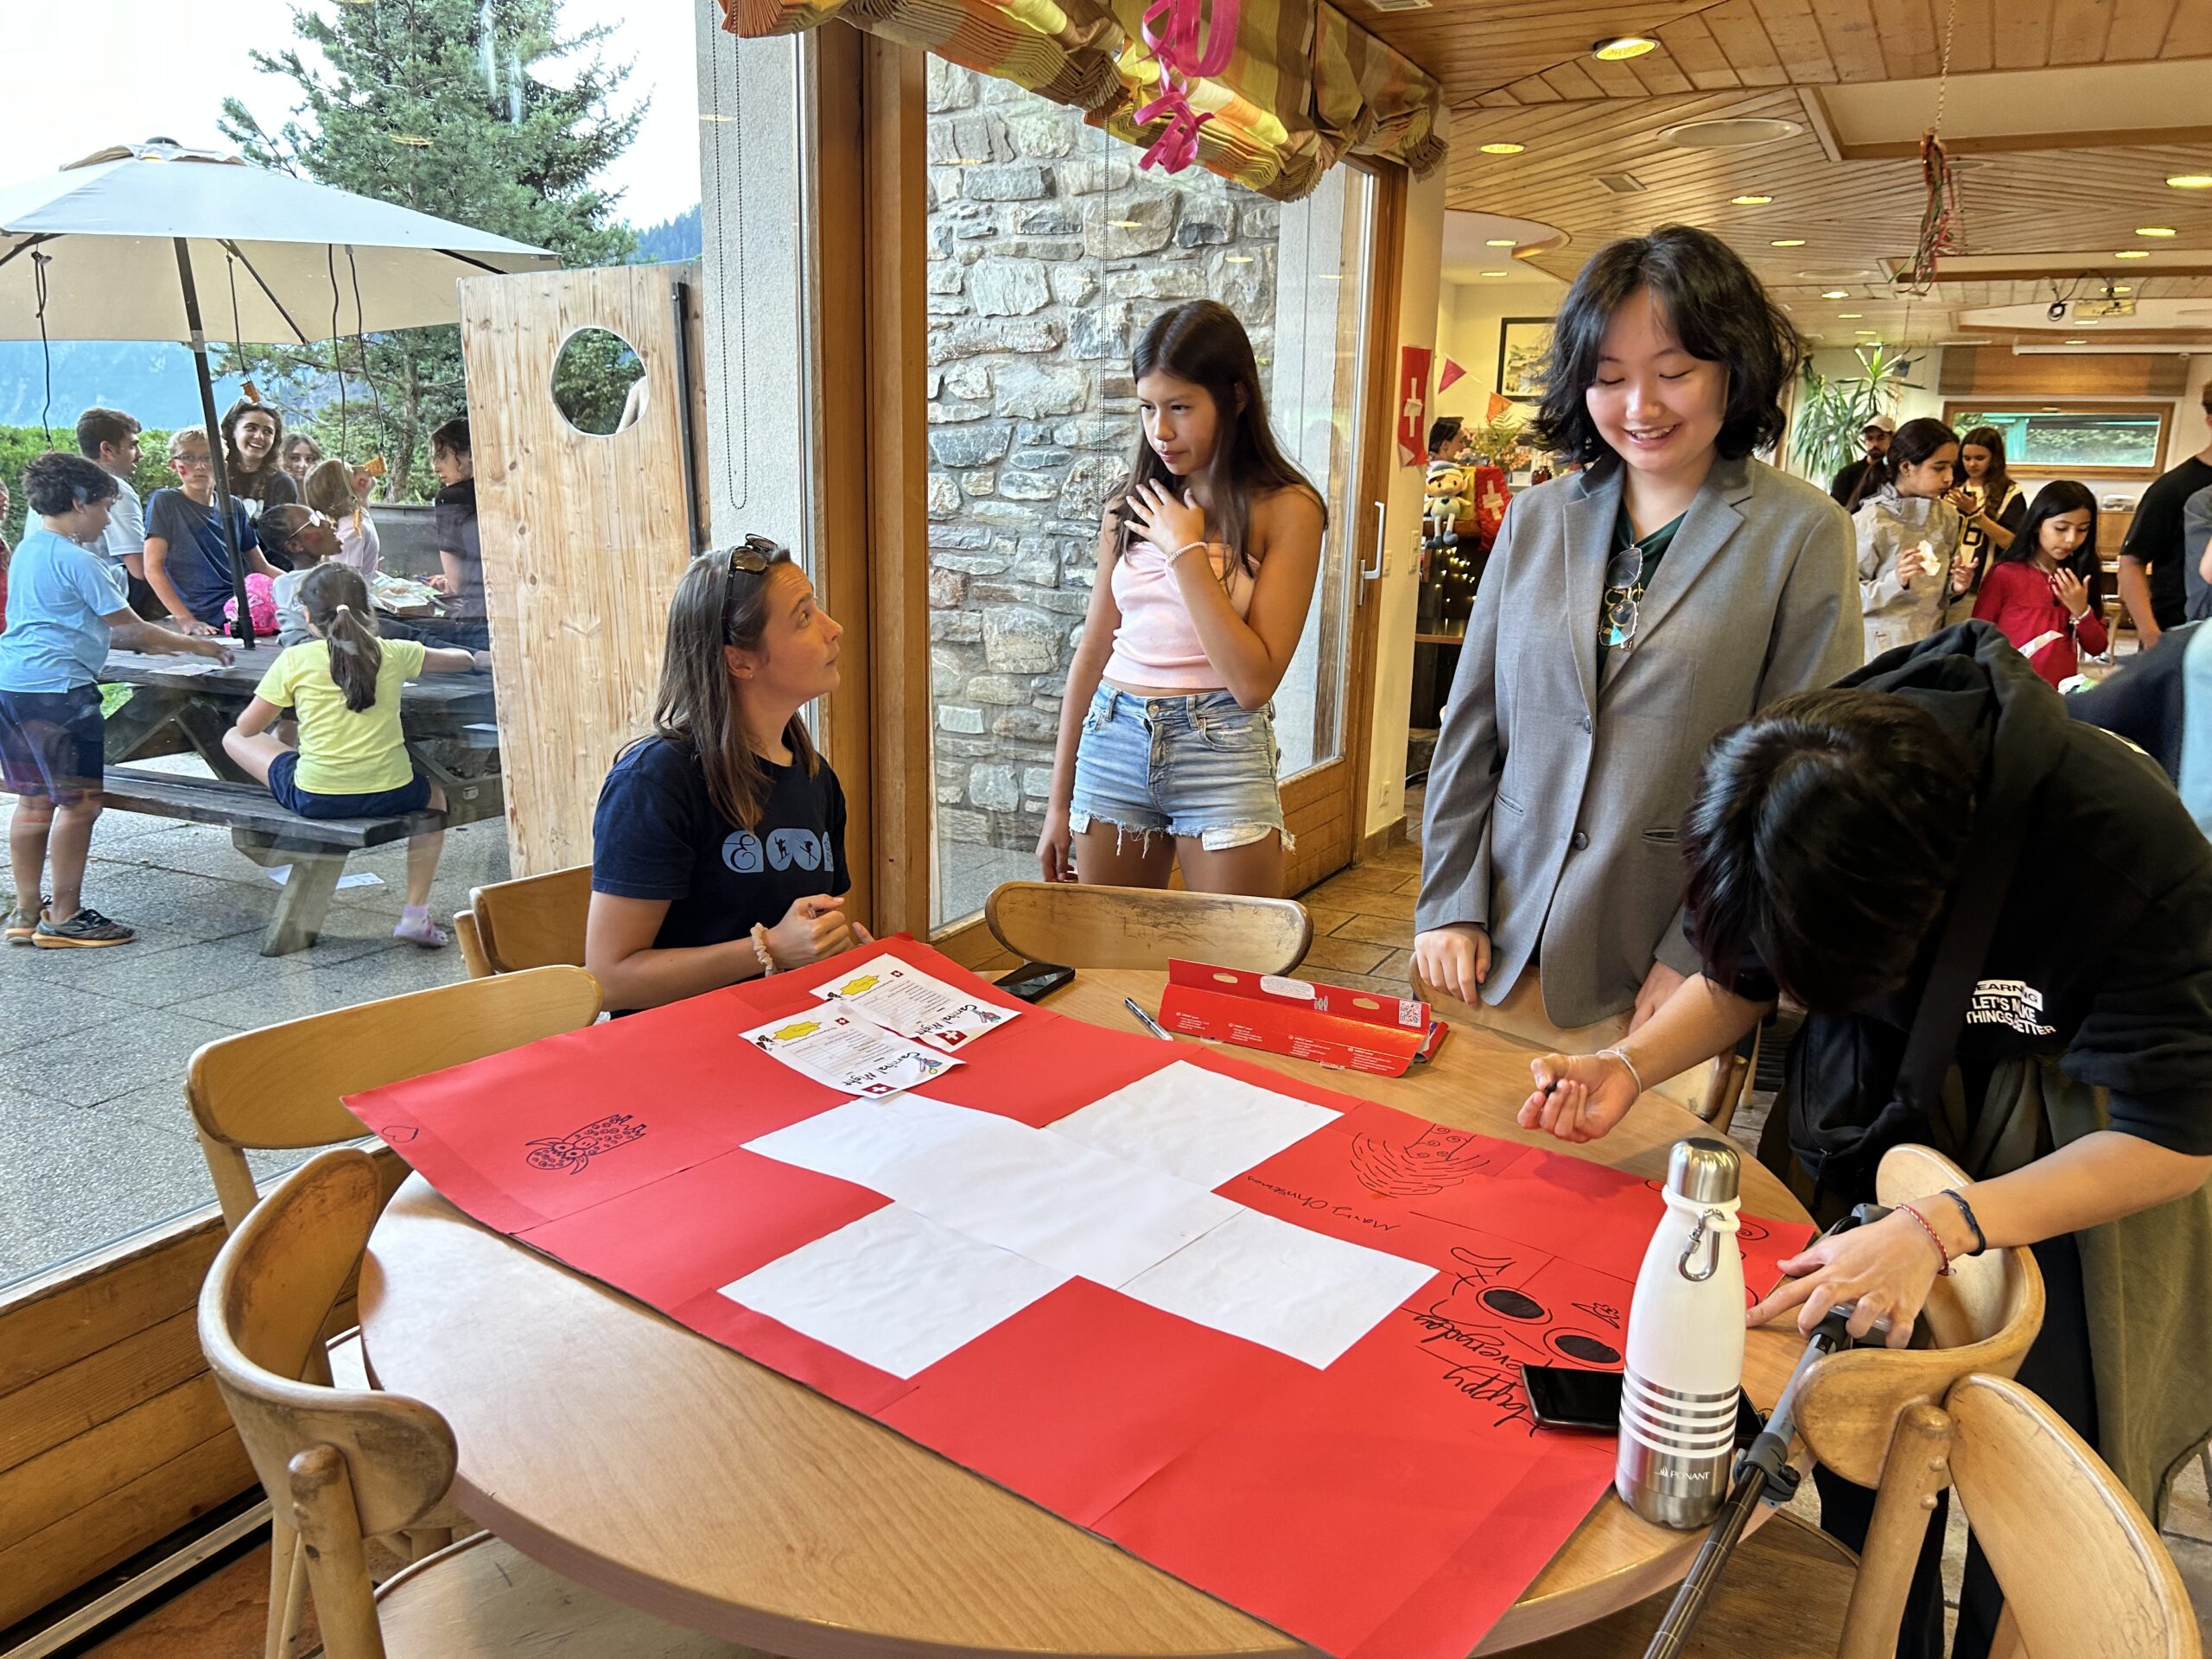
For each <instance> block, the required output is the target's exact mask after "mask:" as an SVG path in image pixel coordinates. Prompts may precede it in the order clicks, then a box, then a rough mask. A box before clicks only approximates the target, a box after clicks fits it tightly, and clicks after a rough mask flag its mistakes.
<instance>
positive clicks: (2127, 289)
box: [2113, 283, 2135, 294]
mask: <svg viewBox="0 0 2212 1659" xmlns="http://www.w3.org/2000/svg"><path fill="white" fill-rule="evenodd" d="M2134 291H2135V290H2134V289H2132V288H2130V287H2129V286H2128V285H2127V284H2126V283H2120V286H2119V287H2117V288H2115V289H2113V293H2115V294H2133V292H2134Z"/></svg>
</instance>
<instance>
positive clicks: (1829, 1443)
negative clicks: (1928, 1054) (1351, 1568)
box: [1514, 1146, 2147, 1659]
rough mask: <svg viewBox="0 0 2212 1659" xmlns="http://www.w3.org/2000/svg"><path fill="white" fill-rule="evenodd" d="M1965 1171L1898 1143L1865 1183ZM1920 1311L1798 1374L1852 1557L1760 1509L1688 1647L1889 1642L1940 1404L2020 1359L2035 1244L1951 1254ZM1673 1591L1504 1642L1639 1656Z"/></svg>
mask: <svg viewBox="0 0 2212 1659" xmlns="http://www.w3.org/2000/svg"><path fill="white" fill-rule="evenodd" d="M1965 1180H1966V1176H1965V1173H1963V1172H1962V1171H1961V1170H1960V1168H1959V1167H1958V1166H1956V1165H1955V1164H1954V1163H1952V1162H1951V1161H1950V1160H1949V1159H1948V1158H1945V1157H1944V1156H1943V1155H1942V1154H1940V1153H1937V1152H1934V1151H1931V1150H1930V1149H1929V1148H1928V1147H1914V1146H1907V1147H1895V1148H1893V1149H1892V1150H1891V1152H1890V1153H1889V1154H1888V1155H1887V1156H1885V1158H1884V1159H1883V1160H1882V1163H1881V1167H1880V1169H1879V1170H1878V1172H1877V1174H1876V1177H1875V1186H1876V1192H1877V1196H1878V1198H1880V1199H1881V1201H1882V1202H1883V1203H1884V1204H1889V1205H1894V1204H1897V1203H1899V1202H1908V1201H1910V1200H1913V1199H1916V1198H1926V1197H1929V1195H1931V1194H1933V1193H1936V1192H1942V1190H1943V1189H1944V1188H1945V1187H1947V1186H1958V1185H1963V1184H1964V1182H1965ZM1919 1323H1920V1324H1921V1325H1923V1326H1924V1327H1925V1329H1926V1332H1927V1335H1928V1338H1929V1340H1930V1342H1931V1343H1932V1344H1933V1345H1931V1346H1929V1347H1925V1348H1908V1349H1885V1348H1859V1349H1853V1350H1850V1351H1847V1352H1844V1353H1840V1354H1835V1355H1832V1356H1830V1357H1828V1358H1827V1359H1825V1360H1823V1361H1821V1363H1820V1364H1819V1365H1817V1366H1815V1368H1814V1369H1813V1370H1812V1371H1811V1372H1810V1373H1809V1374H1808V1376H1806V1378H1805V1382H1804V1384H1803V1387H1802V1390H1801V1391H1800V1393H1799V1395H1798V1398H1797V1427H1798V1433H1799V1434H1800V1436H1801V1437H1802V1440H1804V1442H1805V1444H1806V1446H1807V1447H1808V1449H1809V1450H1810V1451H1811V1452H1812V1454H1813V1456H1814V1458H1815V1459H1816V1460H1817V1461H1818V1462H1820V1463H1821V1464H1822V1465H1826V1466H1827V1468H1829V1469H1831V1470H1833V1471H1835V1472H1836V1473H1838V1474H1840V1475H1841V1476H1843V1478H1845V1479H1847V1480H1850V1481H1854V1482H1856V1483H1858V1484H1859V1485H1862V1486H1871V1487H1873V1488H1875V1489H1876V1492H1877V1496H1876V1497H1875V1500H1874V1517H1873V1521H1872V1524H1871V1526H1870V1527H1869V1528H1868V1529H1867V1534H1866V1548H1865V1549H1864V1550H1863V1551H1862V1552H1861V1553H1860V1554H1859V1557H1858V1558H1857V1564H1856V1567H1855V1569H1854V1567H1853V1557H1852V1554H1851V1552H1850V1551H1849V1550H1847V1549H1845V1548H1843V1547H1842V1546H1841V1545H1840V1544H1837V1543H1836V1542H1835V1541H1834V1540H1832V1539H1829V1538H1827V1536H1826V1535H1823V1534H1820V1533H1819V1532H1818V1531H1817V1529H1815V1528H1813V1527H1811V1526H1809V1525H1808V1524H1807V1523H1806V1522H1802V1521H1800V1520H1798V1519H1797V1518H1796V1516H1793V1515H1790V1514H1789V1513H1787V1512H1784V1513H1782V1514H1778V1515H1776V1516H1771V1517H1770V1519H1769V1520H1768V1521H1767V1522H1766V1524H1765V1526H1764V1527H1763V1528H1762V1529H1760V1530H1759V1531H1758V1533H1757V1534H1755V1535H1753V1536H1752V1537H1751V1540H1750V1541H1748V1542H1746V1543H1745V1545H1744V1546H1743V1547H1742V1548H1740V1549H1739V1550H1738V1553H1737V1554H1736V1556H1735V1557H1734V1558H1733V1559H1732V1560H1731V1562H1730V1563H1729V1567H1728V1570H1727V1573H1726V1575H1725V1576H1724V1579H1723V1581H1722V1587H1721V1589H1720V1592H1719V1594H1718V1595H1717V1596H1716V1597H1715V1599H1714V1600H1713V1603H1712V1605H1711V1606H1710V1608H1709V1610H1708V1611H1707V1615H1706V1618H1705V1619H1704V1620H1703V1621H1702V1622H1700V1624H1699V1626H1698V1630H1697V1632H1696V1636H1695V1637H1694V1640H1693V1641H1692V1643H1691V1644H1690V1648H1689V1649H1688V1651H1689V1653H1690V1654H1692V1655H1699V1656H1708V1659H1723V1656H1726V1659H1737V1656H1741V1655H1745V1654H1751V1653H1756V1654H1758V1655H1761V1656H1762V1659H1876V1656H1883V1659H1890V1656H1894V1655H1895V1653H1896V1652H1897V1630H1898V1627H1899V1624H1900V1623H1901V1622H1902V1620H1903V1618H1904V1604H1905V1598H1906V1596H1907V1594H1908V1592H1910V1588H1911V1585H1912V1574H1913V1568H1914V1567H1915V1565H1916V1562H1917V1561H1918V1560H1919V1556H1920V1547H1921V1541H1922V1539H1923V1537H1925V1536H1926V1534H1927V1529H1928V1516H1929V1511H1930V1510H1932V1509H1933V1507H1934V1504H1935V1500H1936V1494H1937V1493H1938V1492H1940V1491H1942V1490H1943V1489H1944V1488H1945V1487H1946V1486H1948V1484H1950V1483H1951V1475H1950V1463H1949V1456H1950V1452H1951V1448H1952V1446H1953V1443H1954V1440H1955V1434H1956V1427H1955V1424H1954V1423H1953V1422H1952V1421H1951V1419H1950V1417H1949V1416H1948V1414H1946V1412H1945V1411H1944V1409H1943V1402H1944V1400H1945V1398H1946V1396H1948V1395H1949V1394H1950V1392H1951V1390H1952V1389H1954V1387H1955V1386H1956V1385H1957V1384H1958V1383H1959V1382H1960V1380H1961V1378H1963V1377H1967V1376H1974V1375H1976V1374H1981V1375H1986V1376H1997V1377H2010V1376H2012V1373H2013V1372H2015V1371H2016V1370H2018V1369H2019V1366H2020V1361H2021V1360H2022V1358H2024V1357H2025V1356H2026V1354H2027V1351H2028V1346H2029V1344H2031V1343H2032V1342H2033V1341H2034V1340H2035V1338H2036V1333H2037V1332H2038V1331H2040V1330H2041V1329H2042V1328H2043V1275H2042V1274H2041V1273H2040V1272H2038V1271H2037V1268H2036V1262H2035V1257H2034V1255H2031V1253H2030V1252H2029V1251H2027V1250H2025V1249H2008V1250H1992V1251H1989V1252H1987V1253H1986V1254H1985V1255H1979V1256H1975V1257H1974V1258H1972V1259H1971V1260H1968V1261H1965V1262H1960V1263H1959V1264H1958V1267H1957V1269H1956V1271H1955V1273H1954V1274H1952V1276H1951V1277H1949V1278H1948V1279H1938V1280H1937V1281H1936V1286H1935V1288H1934V1289H1933V1290H1932V1291H1931V1292H1930V1293H1929V1300H1928V1304H1927V1306H1926V1307H1925V1308H1923V1310H1922V1313H1921V1318H1920V1321H1919ZM1992 1559H1993V1560H1994V1557H1993V1558H1992ZM1673 1599H1674V1592H1673V1591H1671V1590H1669V1591H1668V1592H1665V1593H1663V1594H1661V1595H1658V1596H1655V1597H1652V1598H1649V1599H1646V1600H1644V1601H1642V1602H1639V1603H1638V1604H1637V1605H1636V1606H1634V1607H1630V1608H1626V1609H1624V1610H1623V1611H1620V1612H1618V1613H1616V1614H1614V1615H1612V1617H1611V1618H1607V1619H1604V1620H1601V1621H1599V1623H1598V1624H1593V1625H1586V1626H1585V1627H1584V1628H1583V1629H1581V1630H1576V1631H1573V1632H1572V1633H1571V1634H1570V1635H1568V1636H1566V1637H1558V1638H1555V1639H1554V1641H1553V1642H1551V1643H1536V1644H1535V1645H1534V1646H1531V1647H1527V1648H1518V1649H1515V1650H1514V1651H1515V1653H1516V1655H1525V1656H1527V1659H1640V1656H1641V1655H1642V1654H1643V1651H1644V1649H1645V1646H1646V1644H1648V1643H1649V1640H1650V1638H1651V1634H1652V1632H1653V1631H1654V1630H1656V1629H1657V1628H1658V1624H1659V1620H1660V1619H1661V1618H1662V1616H1663V1615H1664V1614H1665V1612H1666V1610H1667V1606H1668V1604H1669V1602H1671V1601H1672V1600H1673ZM2045 1651H2047V1652H2048V1653H2050V1654H2052V1655H2057V1654H2062V1653H2063V1654H2069V1655H2070V1654H2072V1653H2073V1652H2075V1651H2076V1649H2070V1648H2067V1647H2064V1646H2063V1645H2062V1646H2058V1647H2053V1648H2050V1649H2047V1650H2045ZM2082 1651H2098V1650H2097V1649H2083V1650H2082ZM2114 1651H2115V1652H2117V1651H2120V1650H2118V1649H2115V1650H2114ZM2128 1651H2135V1650H2133V1649H2131V1650H2128ZM2146 1651H2147V1650H2146Z"/></svg>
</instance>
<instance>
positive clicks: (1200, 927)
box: [983, 881, 1313, 974]
mask: <svg viewBox="0 0 2212 1659" xmlns="http://www.w3.org/2000/svg"><path fill="white" fill-rule="evenodd" d="M983 919H984V921H985V923H986V924H987V925H988V926H989V928H990V930H991V935H992V937H993V938H995V939H997V940H998V942H999V943H1000V944H1002V945H1004V946H1005V947H1006V948H1007V950H1011V951H1013V952H1014V955H1015V956H1017V957H1021V958H1022V959H1023V960H1024V961H1028V962H1052V963H1062V964H1064V965H1065V966H1066V967H1070V968H1155V969H1164V968H1166V966H1167V963H1168V959H1169V958H1170V957H1185V958H1186V959H1188V960H1190V961H1192V962H1205V963H1215V964H1217V965H1218V966H1220V967H1224V968H1241V969H1243V970H1244V971H1245V972H1247V973H1254V974H1287V973H1288V972H1290V970H1291V969H1294V968H1295V967H1297V966H1298V964H1299V963H1301V962H1303V961H1305V960H1306V947H1307V946H1308V945H1310V944H1313V918H1312V917H1310V916H1308V915H1307V914H1306V906H1303V905H1301V904H1299V903H1298V902H1297V901H1295V900H1294V899H1247V898H1243V897H1241V896H1239V895H1236V894H1233V893H1184V892H1180V891H1175V890H1170V889H1165V888H1159V887H1089V886H1084V885H1080V884H1077V883H1075V882H1069V881H1003V882H1001V883H1000V884H999V885H998V886H997V887H995V888H993V889H992V891H991V896H990V897H989V899H987V900H985V902H984V906H983Z"/></svg>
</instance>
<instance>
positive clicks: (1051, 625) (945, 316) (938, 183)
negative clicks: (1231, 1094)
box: [928, 57, 1278, 852]
mask: <svg viewBox="0 0 2212 1659" xmlns="http://www.w3.org/2000/svg"><path fill="white" fill-rule="evenodd" d="M928 134H929V154H930V159H931V168H930V204H929V277H928V286H929V310H930V331H929V379H928V395H929V422H930V437H929V443H930V455H931V472H930V479H929V516H930V547H929V558H930V565H929V586H930V640H931V647H930V664H931V696H932V700H933V702H934V706H935V718H934V721H933V723H934V725H935V727H936V766H937V802H938V841H939V843H940V846H941V847H944V846H947V845H957V844H962V843H965V844H968V845H970V846H988V847H996V848H1001V849H1009V850H1014V851H1021V852H1027V850H1028V849H1031V848H1033V847H1034V846H1035V844H1036V841H1037V835H1038V831H1039V828H1040V826H1041V823H1042V821H1043V814H1044V810H1045V800H1044V797H1045V794H1046V789H1047V787H1048V785H1049V783H1050V780H1051V777H1052V743H1053V739H1054V736H1055V734H1057V732H1058V725H1059V708H1060V692H1061V689H1062V687H1063V685H1064V684H1065V681H1066V677H1067V665H1068V657H1069V653H1070V652H1071V650H1072V649H1073V646H1074V644H1075V641H1076V639H1077V637H1078V636H1079V635H1080V633H1081V632H1082V623H1083V613H1084V608H1085V607H1087V606H1088V605H1089V604H1090V579H1091V570H1092V549H1093V546H1094V544H1095V543H1096V537H1097V534H1098V516H1099V512H1100V510H1101V508H1102V507H1103V505H1104V503H1105V500H1106V499H1107V497H1108V496H1109V495H1110V494H1111V493H1113V491H1114V490H1115V489H1116V488H1117V487H1119V486H1120V485H1121V483H1122V480H1124V479H1125V478H1126V477H1127V476H1128V457H1129V454H1130V453H1131V449H1132V447H1133V445H1134V444H1135V442H1136V437H1137V431H1138V426H1137V410H1136V401H1135V386H1134V385H1133V384H1132V383H1131V381H1130V379H1129V374H1128V370H1129V350H1130V347H1131V346H1133V345H1134V344H1135V340H1136V339H1137V337H1138V335H1139V334H1141V333H1142V332H1143V330H1144V327H1145V326H1146V324H1147V322H1149V321H1151V319H1152V318H1153V317H1154V315H1157V313H1158V312H1159V311H1160V309H1161V308H1163V307H1164V306H1166V305H1167V304H1170V303H1173V302H1175V301H1178V300H1185V299H1198V298H1212V299H1217V300H1219V301H1221V302H1223V303H1224V304H1226V305H1228V306H1229V307H1230V308H1232V309H1234V310H1235V311H1236V314H1237V315H1238V316H1240V317H1241V318H1243V321H1244V325H1245V327H1246V328H1247V329H1248V330H1249V332H1250V334H1251V337H1252V345H1253V349H1254V351H1255V353H1256V354H1257V356H1258V358H1259V360H1260V365H1261V372H1262V374H1265V373H1266V372H1267V369H1268V359H1269V356H1270V346H1271V342H1272V340H1273V336H1274V305H1275V291H1274V290H1275V245H1276V214H1277V211H1278V210H1277V209H1276V207H1275V206H1274V203H1272V202H1270V201H1268V200H1264V199H1262V198H1261V197H1259V196H1255V195H1254V194H1251V193H1250V192H1249V191H1243V190H1240V189H1237V188H1236V187H1234V186H1232V185H1230V184H1229V183H1228V182H1226V181H1224V180H1221V179H1217V178H1216V177H1214V176H1213V175H1211V174H1209V173H1205V172H1204V171H1202V170H1201V169H1199V168H1191V169H1190V170H1188V171H1187V172H1185V173H1184V174H1183V175H1180V176H1179V177H1177V178H1175V179H1173V180H1169V179H1166V178H1165V177H1163V176H1162V175H1157V174H1143V173H1140V172H1139V171H1138V170H1137V168H1136V161H1137V156H1138V152H1137V151H1136V150H1135V149H1131V148H1130V147H1129V146H1128V145H1126V144H1124V143H1121V142H1120V141H1119V140H1116V139H1113V138H1109V137H1107V136H1106V135H1105V134H1103V133H1102V132H1099V131H1096V130H1092V129H1090V128H1088V127H1086V126H1085V125H1084V122H1083V118H1082V117H1081V115H1080V114H1079V113H1078V112H1077V111H1074V110H1071V109H1065V108H1063V107H1061V106H1060V105H1055V104H1052V103H1050V102H1048V101H1047V100H1046V99H1042V98H1040V97H1038V96H1037V95H1036V94H1034V93H1032V92H1027V91H1024V90H1023V89H1022V88H1020V87H1019V86H1014V84H1013V83H1011V82H1008V81H1001V80H995V79H991V78H989V77H988V76H983V75H979V74H976V73H973V72H972V71H969V70H966V69H963V68H960V67H957V66H956V65H952V64H948V63H946V62H944V60H941V59H938V58H935V57H932V58H931V60H930V61H929V118H928Z"/></svg>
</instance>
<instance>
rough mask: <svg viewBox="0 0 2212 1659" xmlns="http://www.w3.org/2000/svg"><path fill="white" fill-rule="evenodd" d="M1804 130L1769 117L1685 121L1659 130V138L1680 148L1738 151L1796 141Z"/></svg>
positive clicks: (1790, 122)
mask: <svg viewBox="0 0 2212 1659" xmlns="http://www.w3.org/2000/svg"><path fill="white" fill-rule="evenodd" d="M1802 131H1804V128H1802V127H1801V126H1799V125H1798V124H1796V122H1795V121H1781V120H1777V119H1774V118H1771V117H1769V116H1764V115H1751V116H1741V117H1724V118H1720V119H1719V120H1714V121H1685V122H1683V123H1681V124H1680V125H1679V126H1673V127H1662V129H1660V132H1659V137H1661V138H1662V139H1664V140H1665V141H1666V142H1667V143H1670V144H1673V145H1674V146H1675V148H1677V149H1743V148H1744V147H1745V145H1747V144H1771V143H1775V142H1777V140H1779V139H1783V138H1795V137H1796V136H1797V135H1798V134H1799V133H1801V132H1802Z"/></svg>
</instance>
